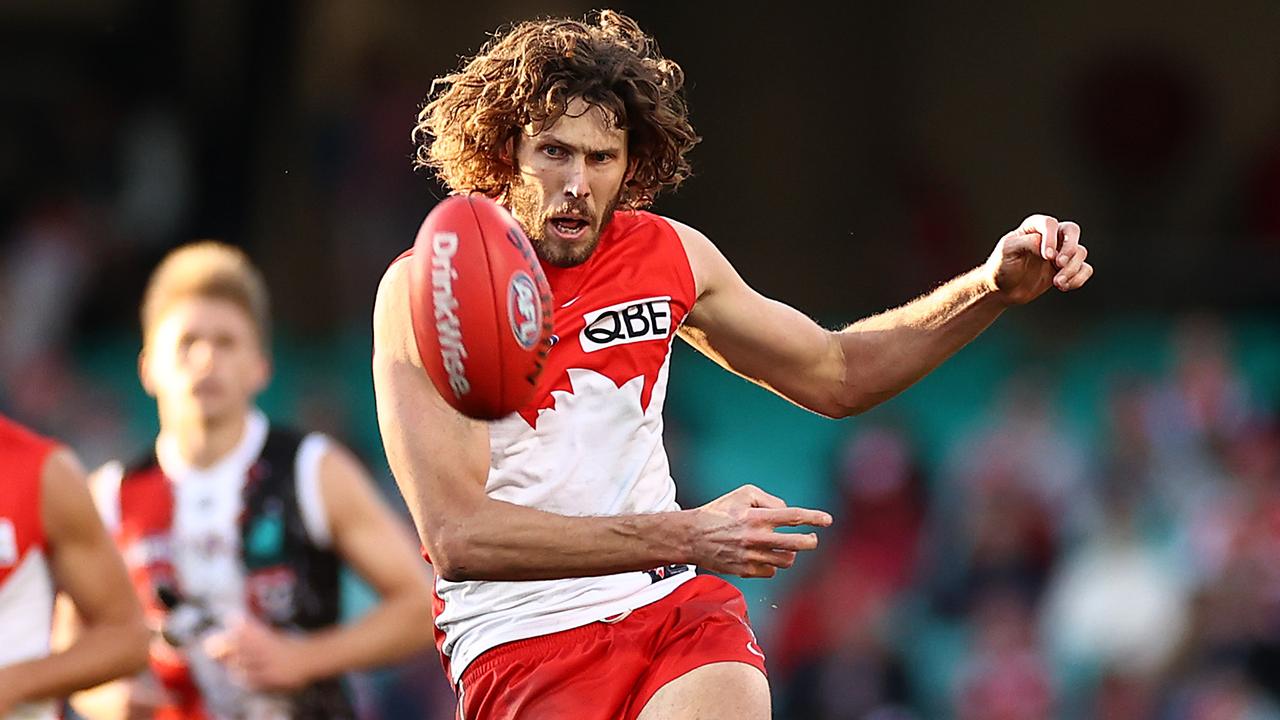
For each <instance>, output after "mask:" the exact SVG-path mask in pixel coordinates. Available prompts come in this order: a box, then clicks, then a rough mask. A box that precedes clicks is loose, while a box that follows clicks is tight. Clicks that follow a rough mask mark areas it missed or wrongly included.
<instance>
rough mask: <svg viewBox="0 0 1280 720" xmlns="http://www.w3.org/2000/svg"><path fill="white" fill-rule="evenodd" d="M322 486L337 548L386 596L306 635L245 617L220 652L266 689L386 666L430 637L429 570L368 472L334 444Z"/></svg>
mask: <svg viewBox="0 0 1280 720" xmlns="http://www.w3.org/2000/svg"><path fill="white" fill-rule="evenodd" d="M320 490H321V493H322V495H323V497H324V504H325V508H326V512H327V513H328V516H329V526H330V529H331V531H332V534H333V542H334V545H335V549H336V550H337V552H338V554H339V555H340V556H341V557H342V559H343V560H344V561H346V562H347V564H349V565H351V567H352V568H353V569H355V571H356V572H357V573H358V574H359V575H360V576H361V577H362V578H364V579H365V580H366V581H367V582H368V583H369V584H370V585H372V586H373V588H374V590H376V591H377V592H378V594H379V595H380V596H381V602H379V603H378V605H377V606H376V607H374V608H373V609H372V610H370V611H369V612H368V613H367V614H366V615H364V616H363V617H361V618H360V619H359V620H356V621H355V622H351V623H346V624H343V625H335V626H333V627H330V628H326V629H324V630H320V631H317V632H314V633H311V634H309V635H306V636H301V637H291V636H288V635H284V634H281V633H278V632H275V631H273V630H271V629H269V628H267V627H265V626H263V625H261V624H259V623H257V622H254V621H248V622H247V623H246V624H245V625H242V626H240V627H238V628H235V629H233V630H232V631H231V632H230V633H229V634H228V636H227V638H226V640H227V642H226V647H225V648H222V649H220V650H219V651H217V652H216V654H218V655H220V656H225V659H226V660H227V661H229V662H231V663H232V664H233V665H235V666H238V668H239V669H240V671H241V672H243V673H244V675H245V677H246V678H247V679H248V681H249V683H250V684H251V685H253V686H255V687H258V688H262V689H278V690H290V689H296V688H299V687H302V686H304V685H306V684H308V683H311V682H314V681H316V680H319V679H323V678H327V677H333V676H335V675H340V674H342V673H344V672H347V671H351V670H361V669H365V668H370V667H376V666H379V665H386V664H388V663H391V662H395V661H396V660H399V659H401V658H404V657H406V656H408V655H411V654H413V653H414V652H417V651H419V650H422V649H423V648H425V647H427V646H428V645H430V644H431V641H432V627H433V624H432V618H431V585H430V583H429V581H428V577H429V569H428V566H427V563H426V561H424V560H423V559H422V558H421V557H420V556H419V555H418V553H417V550H416V549H415V548H414V546H413V543H412V542H411V541H410V536H411V533H410V532H409V531H407V530H406V529H405V528H403V527H402V526H401V523H400V522H399V521H397V520H396V518H395V516H394V515H393V514H392V513H391V511H390V509H388V508H387V506H386V505H385V504H384V503H383V502H382V501H381V500H380V499H379V498H378V496H377V493H376V492H375V491H374V488H373V483H372V481H371V480H370V478H369V476H368V474H367V473H366V472H365V471H364V469H363V468H362V467H361V466H360V464H359V463H358V462H357V461H356V460H355V458H354V457H352V456H351V454H350V453H349V452H348V451H346V450H345V449H343V448H340V447H337V446H334V447H333V448H332V449H330V450H329V452H327V453H326V454H325V457H324V459H323V460H322V461H321V464H320Z"/></svg>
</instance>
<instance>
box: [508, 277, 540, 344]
mask: <svg viewBox="0 0 1280 720" xmlns="http://www.w3.org/2000/svg"><path fill="white" fill-rule="evenodd" d="M507 318H508V319H509V320H510V321H511V334H513V335H515V336H516V342H518V343H520V347H522V348H524V349H525V350H532V349H533V348H534V347H535V346H536V345H537V344H538V331H539V330H541V329H542V306H541V302H539V300H538V288H537V286H536V285H534V284H533V278H531V277H529V274H528V273H526V272H524V271H516V272H515V273H514V274H513V275H512V276H511V282H510V284H508V285H507Z"/></svg>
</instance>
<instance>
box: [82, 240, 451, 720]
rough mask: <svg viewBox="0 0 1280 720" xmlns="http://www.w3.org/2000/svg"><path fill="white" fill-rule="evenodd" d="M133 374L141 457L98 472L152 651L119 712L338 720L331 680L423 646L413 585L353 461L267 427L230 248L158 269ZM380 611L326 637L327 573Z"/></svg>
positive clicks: (318, 438) (261, 338) (332, 588)
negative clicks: (148, 432)
mask: <svg viewBox="0 0 1280 720" xmlns="http://www.w3.org/2000/svg"><path fill="white" fill-rule="evenodd" d="M142 325H143V350H142V354H141V356H140V359H139V373H140V376H141V379H142V384H143V386H144V387H145V388H146V390H147V392H148V393H149V394H150V395H152V396H154V397H155V398H156V403H157V406H158V409H159V416H160V435H159V437H157V438H156V444H155V449H154V451H153V452H151V453H149V454H147V456H146V457H144V458H142V459H141V460H139V461H137V462H134V463H132V464H131V465H128V466H122V465H120V464H119V463H110V464H108V465H107V466H106V467H104V468H102V469H101V470H99V471H98V472H96V473H95V476H94V479H93V491H94V495H95V500H96V501H97V503H98V508H99V511H100V512H101V513H102V514H103V517H104V518H105V519H106V521H107V525H108V527H109V528H110V529H111V530H112V531H113V532H114V533H115V537H116V541H117V542H118V543H119V545H120V547H121V550H122V551H123V553H124V555H125V558H126V563H127V565H128V568H129V571H130V573H131V574H132V577H133V581H134V585H135V588H136V591H137V593H138V596H139V597H140V598H141V599H142V602H143V605H144V606H145V607H146V609H147V614H148V617H149V618H150V620H151V621H152V623H153V624H154V626H155V627H156V628H158V629H160V630H161V631H162V632H161V638H162V639H160V638H157V640H156V641H154V642H153V643H152V646H151V669H150V674H149V675H147V676H144V677H142V678H139V679H137V680H135V681H133V682H132V683H131V685H130V686H129V687H128V688H127V691H128V695H129V703H130V705H131V712H133V713H135V714H143V715H145V714H146V711H147V710H148V709H149V708H154V710H155V717H158V718H205V717H217V718H245V717H248V718H253V717H272V718H275V717H280V718H284V717H290V718H349V717H353V711H352V708H351V705H350V702H349V700H348V698H347V697H346V694H345V690H344V689H343V687H342V683H341V675H342V673H344V672H347V671H349V670H355V669H360V668H368V667H371V666H377V665H382V664H386V663H389V662H392V661H394V660H397V659H399V658H403V657H405V656H407V655H409V654H411V653H413V652H415V651H418V650H421V649H422V648H424V647H425V646H426V645H428V644H429V643H430V640H431V630H430V627H431V619H430V604H429V595H428V593H429V592H430V590H429V584H428V580H427V577H428V569H427V568H426V567H425V565H424V563H423V562H422V559H421V557H419V555H418V553H417V551H416V549H415V548H414V546H413V543H412V540H411V538H410V536H409V535H408V534H407V533H405V532H404V531H403V529H402V526H401V525H400V523H399V522H398V521H397V520H396V519H395V517H394V516H393V515H392V513H391V512H390V510H389V509H388V508H387V507H386V506H385V505H384V504H383V502H382V501H381V500H380V499H379V498H378V496H377V494H376V491H375V489H374V486H373V483H372V482H371V480H370V478H369V477H368V475H367V474H366V472H365V470H364V469H363V468H362V467H361V466H360V464H359V463H358V462H357V461H356V459H355V458H354V457H353V456H352V455H351V454H350V453H349V452H348V451H347V450H346V449H344V448H343V447H341V446H340V445H339V444H338V443H336V442H334V441H333V440H331V439H329V438H327V437H325V436H323V435H320V434H317V433H312V434H301V433H297V432H294V431H292V430H290V429H287V428H282V427H279V426H275V425H272V424H271V423H270V422H268V420H267V418H266V417H265V416H264V415H263V414H262V412H260V411H259V410H258V409H257V408H256V407H255V406H254V400H255V398H256V397H257V395H258V393H259V392H261V391H262V390H263V388H264V387H265V386H266V384H267V381H268V379H269V377H270V359H269V356H268V348H269V343H270V340H269V337H270V336H269V328H268V311H267V293H266V288H265V286H264V284H263V281H262V278H261V276H260V275H259V273H258V271H257V270H256V269H255V268H254V267H253V266H252V265H251V264H250V263H249V261H248V259H247V258H246V257H245V256H244V255H243V254H242V253H241V252H240V251H239V250H237V249H235V248H232V247H230V246H227V245H223V244H219V243H215V242H201V243H197V244H193V245H188V246H186V247H183V248H180V249H178V250H176V251H174V252H173V253H171V254H170V255H169V256H168V257H167V258H166V259H165V260H164V261H163V262H162V263H161V264H160V266H159V267H158V268H157V269H156V271H155V273H154V274H153V275H152V277H151V281H150V283H149V285H148V286H147V290H146V295H145V298H144V301H143V306H142ZM344 562H345V563H347V564H349V565H351V566H352V567H353V568H354V569H355V570H356V572H357V573H359V574H360V575H361V576H362V577H363V578H364V579H365V580H367V581H368V582H369V583H370V584H371V585H372V586H373V588H374V589H375V590H377V591H378V593H379V594H380V595H381V597H382V600H381V602H380V604H378V605H377V606H376V607H374V608H373V610H371V611H370V612H369V613H368V614H367V615H365V616H363V617H362V618H360V619H359V620H356V621H354V622H352V623H350V624H347V625H339V624H338V620H339V611H340V607H339V569H340V566H341V564H342V563H344Z"/></svg>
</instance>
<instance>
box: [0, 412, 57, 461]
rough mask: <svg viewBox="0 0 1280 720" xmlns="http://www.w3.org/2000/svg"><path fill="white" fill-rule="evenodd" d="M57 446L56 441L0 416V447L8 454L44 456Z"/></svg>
mask: <svg viewBox="0 0 1280 720" xmlns="http://www.w3.org/2000/svg"><path fill="white" fill-rule="evenodd" d="M57 446H58V442H57V441H56V440H53V439H52V438H48V437H45V436H43V435H41V434H39V433H37V432H36V431H35V430H32V429H31V428H29V427H27V426H25V425H23V424H21V423H19V422H17V421H16V420H11V419H9V418H7V417H5V416H3V415H0V447H3V448H6V449H7V450H8V451H9V452H10V453H34V454H39V455H46V454H48V453H49V452H50V451H51V450H52V449H53V448H55V447H57Z"/></svg>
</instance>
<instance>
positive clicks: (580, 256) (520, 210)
mask: <svg viewBox="0 0 1280 720" xmlns="http://www.w3.org/2000/svg"><path fill="white" fill-rule="evenodd" d="M507 197H508V199H509V202H510V205H511V214H512V216H514V217H515V219H516V222H518V223H520V226H521V227H522V228H524V233H525V235H526V236H527V237H528V238H529V243H530V244H532V245H533V250H534V252H536V253H537V254H538V258H539V259H540V260H542V261H543V262H545V263H547V264H548V265H553V266H555V267H574V266H575V265H581V264H582V263H584V262H586V261H587V260H588V259H589V258H590V257H591V254H592V253H594V252H595V250H596V246H597V245H599V244H600V236H601V235H603V234H604V231H605V229H606V228H608V227H609V222H610V221H612V220H613V213H614V211H616V210H617V209H618V200H619V198H620V197H621V193H618V194H615V195H614V196H613V199H612V200H610V201H609V204H608V205H606V206H605V209H604V212H603V213H601V215H600V216H599V217H597V216H595V215H593V214H592V212H591V207H590V205H589V204H588V203H587V201H586V200H583V199H581V198H570V199H567V200H565V201H564V203H562V204H561V205H559V206H557V207H553V208H549V209H547V210H545V211H544V210H543V207H542V190H541V189H540V188H538V187H535V186H533V185H531V184H528V183H521V182H517V183H512V185H511V189H510V190H508V191H507ZM567 212H572V213H578V214H579V215H581V216H582V217H584V218H587V221H588V223H589V227H588V228H587V230H586V235H585V237H583V238H582V239H580V240H577V241H575V242H572V243H569V242H565V241H563V240H560V239H558V238H555V237H553V236H550V235H549V234H548V233H547V223H548V222H550V220H551V218H552V216H554V215H556V214H558V213H567Z"/></svg>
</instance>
